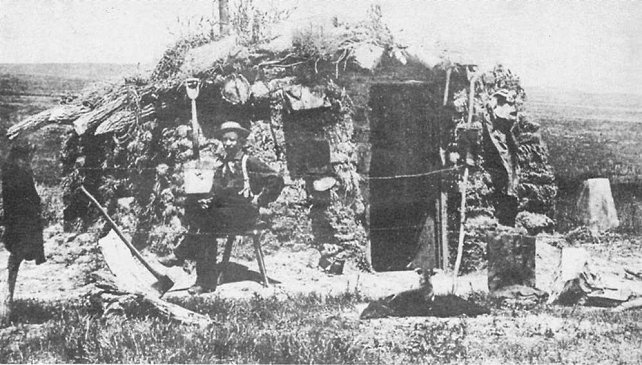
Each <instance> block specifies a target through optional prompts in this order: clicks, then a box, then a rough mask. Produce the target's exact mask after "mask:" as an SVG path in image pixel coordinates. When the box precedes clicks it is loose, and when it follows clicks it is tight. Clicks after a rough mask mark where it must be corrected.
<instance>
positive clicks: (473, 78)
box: [451, 66, 478, 293]
mask: <svg viewBox="0 0 642 365" xmlns="http://www.w3.org/2000/svg"><path fill="white" fill-rule="evenodd" d="M472 67H474V66H472ZM466 74H467V75H468V80H469V81H470V90H469V94H468V121H467V122H468V126H469V127H470V126H471V125H472V123H473V109H474V105H473V104H474V103H475V83H476V82H477V77H478V75H477V73H476V72H475V71H474V70H472V71H471V70H470V69H469V68H466ZM467 152H468V151H467ZM464 158H467V156H464ZM460 186H461V187H460V191H461V205H460V207H459V241H458V242H457V259H456V260H455V271H454V272H453V286H452V289H451V292H452V293H454V292H455V289H456V286H457V275H459V266H460V265H461V259H462V256H463V253H464V238H465V235H466V232H465V230H464V224H465V223H466V190H467V188H468V165H467V164H465V165H464V174H463V176H462V181H461V185H460Z"/></svg>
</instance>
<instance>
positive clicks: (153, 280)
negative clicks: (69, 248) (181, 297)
mask: <svg viewBox="0 0 642 365" xmlns="http://www.w3.org/2000/svg"><path fill="white" fill-rule="evenodd" d="M98 243H99V245H100V250H101V252H102V254H103V257H104V258H105V261H106V262H107V266H109V270H110V271H111V272H112V274H114V276H115V282H116V285H117V286H118V288H119V289H121V290H123V291H127V292H130V293H141V294H147V295H151V296H154V297H160V296H162V295H163V294H165V292H167V291H168V290H169V289H171V288H172V286H174V282H173V281H172V280H171V279H170V278H169V277H168V276H166V275H165V276H160V277H156V276H154V275H153V274H152V273H151V272H150V271H149V270H147V268H146V267H145V266H144V265H143V264H142V263H141V262H140V261H139V260H138V259H137V258H136V257H134V256H133V255H132V254H131V251H130V250H129V248H128V247H127V246H126V245H125V244H123V242H122V241H121V239H120V237H118V235H117V234H116V233H115V232H114V231H113V230H112V231H110V232H109V234H107V235H106V236H105V237H103V238H101V239H100V240H99V241H98Z"/></svg>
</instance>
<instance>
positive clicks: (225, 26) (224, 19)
mask: <svg viewBox="0 0 642 365" xmlns="http://www.w3.org/2000/svg"><path fill="white" fill-rule="evenodd" d="M218 17H219V19H218V21H219V26H220V30H221V36H223V37H225V36H227V35H229V34H230V12H229V6H228V0H218Z"/></svg>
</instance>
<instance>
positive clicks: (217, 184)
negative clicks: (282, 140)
mask: <svg viewBox="0 0 642 365" xmlns="http://www.w3.org/2000/svg"><path fill="white" fill-rule="evenodd" d="M244 155H245V153H244V152H243V151H239V152H238V153H236V155H234V156H231V157H226V158H224V159H223V164H222V165H221V166H220V167H219V168H218V169H217V170H216V172H215V174H214V181H213V184H212V190H211V192H210V195H211V196H213V197H214V198H215V199H217V198H225V197H229V196H239V195H242V194H239V193H241V192H242V190H243V188H244V182H243V179H244V176H243V168H242V159H243V156H244ZM247 171H248V175H249V178H250V187H251V190H252V195H253V196H258V199H257V202H258V205H259V206H266V205H267V204H268V203H270V202H273V201H275V200H276V199H277V198H278V197H279V194H281V190H282V189H283V178H282V177H281V176H280V175H279V173H278V172H276V171H274V170H273V169H272V168H271V167H270V166H268V165H267V164H265V163H263V162H262V161H261V160H259V159H257V158H255V157H251V156H249V157H248V159H247ZM248 200H251V197H249V198H248Z"/></svg>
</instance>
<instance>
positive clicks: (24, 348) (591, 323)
mask: <svg viewBox="0 0 642 365" xmlns="http://www.w3.org/2000/svg"><path fill="white" fill-rule="evenodd" d="M472 299H474V300H475V301H477V302H479V303H483V304H486V305H489V306H490V307H491V308H492V312H493V313H492V315H490V316H481V317H478V318H450V319H437V318H430V317H410V318H383V319H376V320H370V321H360V320H358V313H357V309H356V308H357V306H358V305H359V304H360V303H363V302H364V301H365V298H363V297H362V296H361V295H360V294H359V293H355V292H345V293H343V294H340V295H337V296H332V297H325V296H320V295H315V294H311V295H296V296H291V297H287V298H277V297H268V298H262V297H259V296H256V297H254V298H252V299H249V300H230V299H218V298H217V299H205V298H189V299H186V300H184V301H182V302H181V303H180V304H182V305H184V306H185V307H188V308H190V309H193V310H196V311H198V312H200V313H205V314H208V315H210V316H211V317H212V319H213V320H214V321H215V324H213V325H211V326H209V327H207V328H198V327H195V326H187V325H182V324H178V323H175V322H172V321H170V320H167V319H164V318H158V317H152V316H149V315H145V314H144V313H142V314H141V313H138V314H136V315H129V316H127V317H111V318H101V317H100V316H99V314H98V313H96V312H93V311H92V309H91V307H89V306H87V305H86V303H85V302H84V301H83V300H82V299H75V300H72V301H68V302H37V301H31V300H23V301H18V305H17V308H16V310H15V312H14V314H13V316H12V320H13V321H14V323H19V324H17V325H15V326H14V327H9V328H7V329H4V330H0V362H3V363H11V362H43V361H46V362H64V363H71V362H74V363H141V362H145V363H239V362H240V363H386V364H388V363H435V362H436V363H464V362H473V363H484V362H489V363H553V362H575V363H600V364H601V363H631V364H634V363H639V361H640V360H641V359H642V351H641V350H640V349H639V343H640V340H641V339H642V324H641V323H642V321H641V319H642V314H641V313H640V312H624V313H613V312H610V311H607V310H603V309H590V308H579V307H578V308H571V307H549V306H545V305H535V304H532V305H517V304H509V303H503V302H501V301H498V300H494V299H491V298H489V297H487V296H486V295H485V294H479V293H476V294H474V295H473V297H472Z"/></svg>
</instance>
